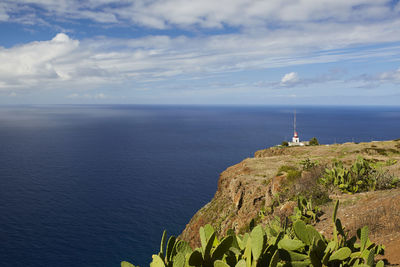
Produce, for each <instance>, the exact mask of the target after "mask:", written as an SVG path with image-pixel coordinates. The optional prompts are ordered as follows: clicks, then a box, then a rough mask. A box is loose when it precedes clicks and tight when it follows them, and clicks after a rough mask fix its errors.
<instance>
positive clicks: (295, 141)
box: [289, 110, 309, 146]
mask: <svg viewBox="0 0 400 267" xmlns="http://www.w3.org/2000/svg"><path fill="white" fill-rule="evenodd" d="M293 132H294V133H293V138H292V142H289V146H307V145H308V144H309V142H308V141H303V142H300V138H299V134H298V133H297V131H296V110H295V111H294V121H293Z"/></svg>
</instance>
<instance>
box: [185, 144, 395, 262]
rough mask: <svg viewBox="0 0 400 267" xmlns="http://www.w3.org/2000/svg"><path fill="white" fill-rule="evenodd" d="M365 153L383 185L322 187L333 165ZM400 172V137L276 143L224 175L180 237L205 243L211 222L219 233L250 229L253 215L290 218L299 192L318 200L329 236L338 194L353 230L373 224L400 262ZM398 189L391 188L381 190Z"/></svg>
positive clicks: (192, 242)
mask: <svg viewBox="0 0 400 267" xmlns="http://www.w3.org/2000/svg"><path fill="white" fill-rule="evenodd" d="M360 158H363V159H365V160H366V161H367V162H369V163H370V164H373V165H374V168H375V169H376V170H378V171H379V172H378V171H377V172H376V173H375V175H376V176H377V177H378V176H379V177H378V179H381V180H380V184H377V185H376V186H374V188H373V190H370V191H369V192H363V193H358V192H355V193H353V194H347V193H343V192H342V191H341V190H337V189H335V188H332V187H326V188H322V187H321V186H320V185H319V184H318V180H319V179H320V178H321V177H322V176H324V175H325V174H326V170H327V169H329V168H330V167H331V166H332V165H333V164H336V163H337V162H340V164H343V166H344V168H345V167H349V168H350V167H351V166H352V164H354V162H356V161H357V159H360ZM397 177H400V140H394V141H380V142H370V143H359V144H356V143H345V144H334V145H319V146H307V147H283V148H278V147H273V148H268V149H263V150H259V151H257V152H256V153H255V155H254V158H247V159H245V160H243V161H242V162H240V163H238V164H236V165H234V166H232V167H229V168H228V169H226V170H225V171H224V172H222V173H221V174H220V178H219V181H218V189H217V191H216V193H215V195H214V197H213V199H212V200H211V201H210V202H209V203H208V204H206V205H205V206H204V207H203V208H201V209H200V210H199V211H198V212H197V213H196V214H195V215H194V216H193V218H192V219H191V220H190V222H189V223H188V224H187V226H186V228H185V229H184V231H183V232H182V234H181V235H180V239H182V240H185V241H187V242H189V243H190V245H191V246H192V247H195V246H199V245H200V240H199V234H198V233H199V228H200V227H201V226H204V225H205V224H207V223H209V224H211V225H212V226H213V227H214V229H216V231H217V232H218V234H219V235H225V234H226V232H227V231H228V230H229V229H233V230H234V231H235V232H236V233H243V232H246V231H248V230H249V224H250V222H251V221H252V220H254V221H256V222H257V223H262V224H266V223H268V221H269V220H271V219H272V218H274V217H275V216H279V217H281V218H282V217H285V216H289V215H291V214H292V213H293V208H294V206H296V202H295V201H293V200H294V196H299V195H302V196H305V197H307V198H312V199H314V202H316V204H318V205H320V207H321V209H322V211H323V213H324V215H323V216H322V217H321V219H320V221H319V222H318V223H317V224H316V228H317V229H318V230H320V231H321V232H324V233H325V234H327V235H329V233H330V231H331V229H330V227H331V226H330V225H329V223H328V222H329V220H328V219H327V217H329V216H330V214H331V209H332V205H333V202H332V201H330V200H332V199H341V203H342V204H341V207H340V209H339V217H340V218H341V220H342V222H343V225H344V226H345V227H346V229H347V230H349V231H355V229H357V228H358V227H361V226H363V225H368V226H369V228H370V230H371V234H372V239H373V241H375V242H378V243H383V244H385V245H386V247H387V253H386V254H387V256H386V257H387V258H388V260H389V261H390V262H391V263H400V226H399V224H398V223H397V222H398V221H399V220H400V189H398V184H396V185H390V184H389V185H388V184H385V183H390V181H393V180H395V179H396V178H397ZM383 188H385V189H387V188H392V189H389V190H383V191H382V190H380V189H383Z"/></svg>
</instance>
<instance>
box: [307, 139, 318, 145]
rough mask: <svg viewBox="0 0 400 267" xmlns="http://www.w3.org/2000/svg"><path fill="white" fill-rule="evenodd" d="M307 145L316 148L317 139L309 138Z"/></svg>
mask: <svg viewBox="0 0 400 267" xmlns="http://www.w3.org/2000/svg"><path fill="white" fill-rule="evenodd" d="M309 145H310V146H318V145H319V142H318V140H317V138H315V137H313V138H311V139H310V143H309Z"/></svg>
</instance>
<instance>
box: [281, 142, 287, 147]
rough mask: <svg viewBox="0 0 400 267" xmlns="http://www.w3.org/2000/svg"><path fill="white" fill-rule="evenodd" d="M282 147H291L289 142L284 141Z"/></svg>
mask: <svg viewBox="0 0 400 267" xmlns="http://www.w3.org/2000/svg"><path fill="white" fill-rule="evenodd" d="M281 146H289V142H288V141H282V143H281Z"/></svg>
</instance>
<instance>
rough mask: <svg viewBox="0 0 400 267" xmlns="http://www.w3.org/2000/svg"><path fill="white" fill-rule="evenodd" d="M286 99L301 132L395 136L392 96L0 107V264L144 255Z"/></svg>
mask: <svg viewBox="0 0 400 267" xmlns="http://www.w3.org/2000/svg"><path fill="white" fill-rule="evenodd" d="M294 110H296V113H297V131H298V133H299V137H300V140H309V139H310V138H312V137H316V138H317V139H318V140H319V142H320V143H322V144H332V143H343V142H364V141H365V142H370V141H376V140H391V139H396V138H400V107H378V106H373V107H371V106H369V107H333V106H331V107H322V106H321V107H318V106H313V107H307V106H298V107H293V106H157V105H49V106H2V107H0V266H4V267H7V266H13V267H15V266H58V267H63V266H65V267H67V266H68V267H80V266H82V267H83V266H85V267H87V266H97V267H99V266H107V267H111V266H120V262H121V261H123V260H126V261H130V262H132V263H134V264H135V265H140V266H148V264H149V263H150V261H151V255H152V254H153V253H157V252H158V250H159V243H160V239H161V235H162V232H163V230H164V229H166V230H167V233H168V235H179V234H180V233H181V232H182V230H183V229H184V228H185V225H186V224H187V223H188V222H189V220H190V218H191V217H192V216H193V215H194V214H195V213H196V211H197V210H198V209H200V208H201V207H202V206H203V205H205V204H206V203H207V202H209V201H210V200H211V199H212V197H213V195H214V193H215V191H216V189H217V182H218V177H219V174H220V173H221V172H222V171H224V170H225V169H226V168H227V167H229V166H231V165H233V164H236V163H239V162H240V161H242V160H243V159H245V158H247V157H252V156H253V155H254V152H255V151H257V150H259V149H264V148H267V147H271V146H274V145H277V144H280V143H281V142H282V141H283V140H290V139H291V137H292V135H293V113H294Z"/></svg>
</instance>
